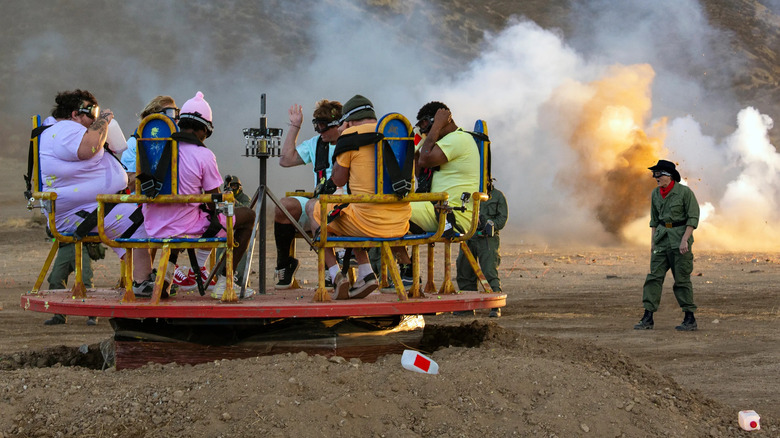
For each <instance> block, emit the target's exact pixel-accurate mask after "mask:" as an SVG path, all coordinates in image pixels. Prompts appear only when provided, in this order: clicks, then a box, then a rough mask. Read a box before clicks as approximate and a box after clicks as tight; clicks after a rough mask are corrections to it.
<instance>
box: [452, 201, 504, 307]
mask: <svg viewBox="0 0 780 438" xmlns="http://www.w3.org/2000/svg"><path fill="white" fill-rule="evenodd" d="M479 216H480V223H486V222H487V221H488V220H492V221H493V222H494V224H495V230H496V231H495V236H493V237H487V236H484V235H483V234H482V230H477V232H476V233H474V236H473V237H472V238H471V239H469V240H468V242H466V243H467V244H468V246H469V249H470V250H471V253H472V254H474V258H475V259H476V260H477V263H479V267H480V268H481V269H482V273H483V274H484V275H485V279H487V281H488V283H490V287H491V288H492V289H493V291H494V292H500V291H501V279H499V278H498V266H499V265H500V264H501V254H500V253H499V247H500V246H501V240H500V239H499V237H498V230H500V229H502V228H504V225H506V221H507V218H508V216H509V210H508V208H507V205H506V198H505V197H504V194H503V193H501V191H500V190H498V189H493V190H492V191H491V194H490V199H488V200H487V201H486V202H483V203H481V204H480V205H479ZM456 268H457V272H458V275H457V279H458V288H459V289H461V290H474V291H475V290H477V274H475V273H474V270H473V269H471V265H470V264H469V261H468V259H466V256H465V255H464V254H463V251H460V253H459V254H458V260H457V262H456Z"/></svg>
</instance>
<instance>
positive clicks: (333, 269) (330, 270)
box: [328, 263, 341, 278]
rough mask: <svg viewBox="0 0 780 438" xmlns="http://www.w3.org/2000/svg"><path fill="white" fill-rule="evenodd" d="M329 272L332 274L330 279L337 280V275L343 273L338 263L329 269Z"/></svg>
mask: <svg viewBox="0 0 780 438" xmlns="http://www.w3.org/2000/svg"><path fill="white" fill-rule="evenodd" d="M328 272H330V278H336V274H338V273H339V272H341V269H339V264H338V263H336V264H335V265H333V266H331V267H330V268H328Z"/></svg>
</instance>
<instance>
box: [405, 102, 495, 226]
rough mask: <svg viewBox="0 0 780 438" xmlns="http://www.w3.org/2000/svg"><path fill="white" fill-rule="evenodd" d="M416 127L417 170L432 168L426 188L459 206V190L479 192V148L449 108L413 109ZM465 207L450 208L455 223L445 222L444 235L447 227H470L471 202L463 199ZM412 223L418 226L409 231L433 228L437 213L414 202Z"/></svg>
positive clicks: (428, 106)
mask: <svg viewBox="0 0 780 438" xmlns="http://www.w3.org/2000/svg"><path fill="white" fill-rule="evenodd" d="M417 126H418V127H419V128H420V132H421V133H422V134H425V139H424V140H423V141H421V142H420V143H419V145H418V146H419V147H418V150H417V154H418V160H417V169H418V172H419V171H421V170H422V169H425V168H428V169H433V170H435V171H434V172H433V181H432V183H431V190H430V191H431V192H446V193H447V194H449V195H450V197H449V204H450V206H451V207H460V206H461V204H462V201H461V195H462V194H463V193H468V194H469V195H471V194H472V193H474V192H478V191H479V178H480V168H479V150H478V149H477V144H476V143H475V142H474V138H473V137H472V136H471V134H469V133H468V132H466V131H463V130H462V129H460V128H458V125H456V124H455V121H453V119H452V113H451V112H450V109H449V108H448V107H447V105H445V104H443V103H441V102H435V101H434V102H428V103H426V104H425V105H423V107H422V108H420V110H419V111H418V112H417ZM465 207H466V209H465V211H458V210H455V211H454V213H455V223H454V224H451V223H448V224H447V228H446V229H445V235H447V231H449V229H450V227H454V228H455V229H456V230H457V231H462V230H468V229H469V228H471V215H472V214H471V203H470V202H467V203H466V205H465ZM412 223H413V224H414V225H415V226H416V227H419V229H414V230H413V232H431V231H436V228H437V226H438V216H437V214H436V211H435V210H434V208H433V204H431V203H428V202H415V203H414V204H413V205H412Z"/></svg>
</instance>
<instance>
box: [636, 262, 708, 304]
mask: <svg viewBox="0 0 780 438" xmlns="http://www.w3.org/2000/svg"><path fill="white" fill-rule="evenodd" d="M669 269H671V270H672V276H674V286H673V287H672V290H673V291H674V297H675V298H677V304H679V305H680V307H681V308H682V310H683V311H684V312H695V311H696V304H694V303H693V284H692V283H691V272H693V252H691V251H688V252H687V253H685V254H680V250H679V249H678V248H669V249H661V250H658V249H657V250H654V251H653V254H652V256H650V273H649V274H647V278H646V279H645V285H644V288H643V290H642V303H643V305H644V308H645V309H646V310H649V311H651V312H655V311H657V310H658V305H659V304H660V303H661V290H662V289H663V286H664V278H665V277H666V271H668V270H669Z"/></svg>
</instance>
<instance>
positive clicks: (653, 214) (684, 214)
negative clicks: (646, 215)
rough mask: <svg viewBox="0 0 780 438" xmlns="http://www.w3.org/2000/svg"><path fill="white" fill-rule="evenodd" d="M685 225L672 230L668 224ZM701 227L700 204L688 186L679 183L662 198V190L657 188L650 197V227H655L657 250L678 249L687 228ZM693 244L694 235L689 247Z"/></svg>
mask: <svg viewBox="0 0 780 438" xmlns="http://www.w3.org/2000/svg"><path fill="white" fill-rule="evenodd" d="M673 223H684V225H682V224H681V225H679V226H676V227H672V228H667V226H666V225H667V224H673ZM688 226H691V227H693V228H696V227H698V226H699V203H698V202H697V201H696V196H695V195H694V194H693V191H691V189H690V188H688V186H685V185H682V184H680V183H678V182H675V183H674V187H672V190H671V191H670V192H669V194H667V195H666V199H664V198H662V197H661V190H660V188H659V187H656V188H655V190H653V193H652V195H651V196H650V227H655V235H654V236H653V241H654V243H655V246H656V248H658V249H663V248H666V247H668V248H676V247H679V246H680V243H681V241H682V236H683V234H685V228H686V227H688ZM692 244H693V234H691V237H689V238H688V245H692Z"/></svg>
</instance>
